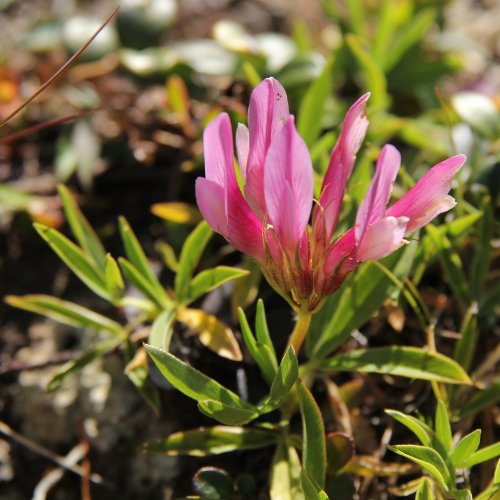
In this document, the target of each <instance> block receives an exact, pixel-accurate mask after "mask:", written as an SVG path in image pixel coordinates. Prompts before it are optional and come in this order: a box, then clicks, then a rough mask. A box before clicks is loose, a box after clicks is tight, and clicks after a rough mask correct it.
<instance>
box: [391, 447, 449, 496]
mask: <svg viewBox="0 0 500 500" xmlns="http://www.w3.org/2000/svg"><path fill="white" fill-rule="evenodd" d="M388 448H389V449H390V450H392V451H393V452H394V453H397V454H398V455H401V456H403V457H405V458H408V459H409V460H411V461H412V462H414V463H416V464H418V465H420V467H422V468H423V469H425V470H426V471H427V472H428V473H429V474H430V475H431V476H432V477H433V478H434V479H435V480H436V481H437V482H438V483H439V484H440V485H441V486H442V487H443V488H444V489H445V490H447V489H448V487H449V485H450V481H451V478H450V475H449V472H448V468H447V467H446V464H445V463H444V460H443V459H442V458H441V455H440V454H439V453H438V452H437V451H436V450H434V449H432V448H429V447H427V446H416V445H411V444H400V445H395V446H388Z"/></svg>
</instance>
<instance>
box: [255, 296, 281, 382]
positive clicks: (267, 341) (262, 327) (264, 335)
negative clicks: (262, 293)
mask: <svg viewBox="0 0 500 500" xmlns="http://www.w3.org/2000/svg"><path fill="white" fill-rule="evenodd" d="M255 336H256V337H257V342H258V343H259V344H260V345H262V346H266V347H268V348H269V351H270V352H271V354H272V357H273V360H274V361H273V366H274V367H276V368H277V367H278V361H277V358H276V351H275V350H274V345H273V341H272V339H271V334H270V333H269V328H268V327H267V319H266V311H265V309H264V301H263V300H262V299H259V300H258V301H257V310H256V313H255ZM275 372H276V370H275Z"/></svg>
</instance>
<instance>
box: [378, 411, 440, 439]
mask: <svg viewBox="0 0 500 500" xmlns="http://www.w3.org/2000/svg"><path fill="white" fill-rule="evenodd" d="M385 412H386V413H387V415H390V416H391V417H392V418H394V419H395V420H397V421H398V422H399V423H401V424H403V425H404V426H406V427H408V429H410V431H412V432H413V434H415V436H417V438H418V440H419V441H420V442H421V443H422V444H423V445H424V446H430V444H431V439H432V436H433V435H434V431H433V430H432V429H431V428H430V427H429V426H428V425H427V424H425V423H424V422H422V421H421V420H419V419H418V418H415V417H413V416H411V415H406V414H405V413H402V412H400V411H397V410H385Z"/></svg>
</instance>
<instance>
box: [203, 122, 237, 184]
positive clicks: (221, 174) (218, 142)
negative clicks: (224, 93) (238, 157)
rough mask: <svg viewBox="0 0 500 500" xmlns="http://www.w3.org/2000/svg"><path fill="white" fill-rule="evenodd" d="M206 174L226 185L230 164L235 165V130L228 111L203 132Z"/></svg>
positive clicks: (210, 178)
mask: <svg viewBox="0 0 500 500" xmlns="http://www.w3.org/2000/svg"><path fill="white" fill-rule="evenodd" d="M203 153H204V157H205V176H206V178H207V179H209V180H211V181H214V182H215V183H217V184H219V186H223V185H224V179H225V172H226V169H227V166H228V165H233V163H234V160H233V132H232V129H231V122H230V120H229V116H228V115H227V114H226V113H221V114H220V115H219V116H218V117H217V118H215V119H214V120H212V121H211V122H210V123H209V124H208V125H207V127H206V128H205V131H204V133H203Z"/></svg>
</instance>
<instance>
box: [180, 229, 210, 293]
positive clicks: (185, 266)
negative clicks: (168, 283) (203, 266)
mask: <svg viewBox="0 0 500 500" xmlns="http://www.w3.org/2000/svg"><path fill="white" fill-rule="evenodd" d="M212 234H213V232H212V230H211V229H210V226H209V225H208V224H207V223H206V222H205V221H203V222H200V223H199V224H198V225H197V226H196V228H195V229H194V230H193V232H192V233H191V234H190V235H189V236H188V237H187V239H186V242H185V243H184V246H183V247H182V251H181V255H180V257H179V270H178V271H177V274H176V276H175V294H176V296H177V300H179V301H180V302H182V301H184V300H186V298H187V295H188V293H189V282H190V281H191V277H192V275H193V272H194V270H195V269H196V266H197V265H198V262H199V261H200V257H201V254H202V253H203V250H205V247H206V246H207V243H208V241H209V240H210V238H211V236H212Z"/></svg>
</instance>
